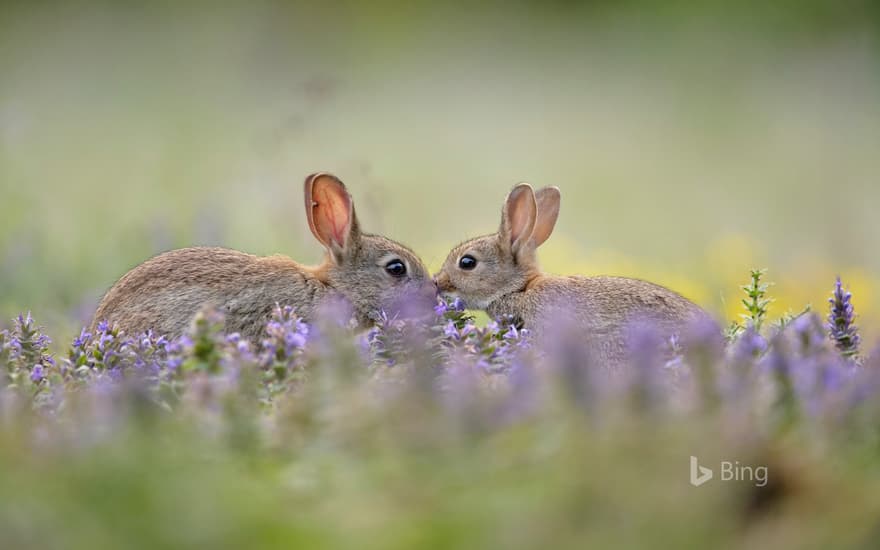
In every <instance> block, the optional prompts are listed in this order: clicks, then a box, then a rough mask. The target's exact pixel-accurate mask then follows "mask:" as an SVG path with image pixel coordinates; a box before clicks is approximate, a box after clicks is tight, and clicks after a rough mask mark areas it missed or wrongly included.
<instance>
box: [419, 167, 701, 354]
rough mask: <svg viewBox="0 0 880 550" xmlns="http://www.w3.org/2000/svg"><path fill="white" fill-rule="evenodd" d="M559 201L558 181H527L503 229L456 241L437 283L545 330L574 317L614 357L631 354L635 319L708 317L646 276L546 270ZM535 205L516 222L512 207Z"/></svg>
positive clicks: (664, 322)
mask: <svg viewBox="0 0 880 550" xmlns="http://www.w3.org/2000/svg"><path fill="white" fill-rule="evenodd" d="M559 202H560V194H559V190H558V189H556V188H544V189H541V190H539V191H538V192H537V194H535V193H534V192H533V191H532V189H531V187H530V186H528V185H527V184H520V185H518V186H516V187H514V190H513V191H511V194H510V195H509V196H508V199H507V201H506V202H505V206H504V209H503V211H502V221H501V227H500V229H499V230H498V232H497V233H495V234H492V235H486V236H483V237H477V238H475V239H471V240H469V241H466V242H464V243H462V244H460V245H458V246H457V247H456V248H454V249H453V250H452V251H451V252H450V253H449V256H448V257H447V258H446V261H445V262H444V264H443V267H442V269H441V270H440V272H439V273H438V274H437V275H436V277H435V282H436V283H437V287H438V289H439V290H440V291H441V292H445V293H447V294H455V295H458V296H459V297H460V298H461V299H462V300H463V301H464V302H465V304H466V305H467V306H468V307H469V308H474V309H483V310H486V311H487V312H488V313H489V315H491V316H493V317H500V316H504V315H510V316H513V317H515V318H516V319H518V320H519V321H520V322H522V323H523V325H524V326H525V327H526V328H529V329H531V330H533V331H535V332H537V333H538V334H539V335H540V334H541V333H542V332H544V331H545V329H547V328H548V327H551V328H552V327H553V326H554V322H556V323H562V322H571V323H574V326H576V327H578V330H582V331H583V332H584V336H585V340H588V341H590V342H593V343H594V345H593V350H592V351H593V352H594V353H595V354H596V355H598V357H597V359H598V360H600V361H602V362H604V363H608V364H620V363H623V362H625V361H626V358H627V357H626V356H627V341H626V340H627V334H626V332H627V328H628V327H629V325H630V324H631V323H633V322H637V321H642V320H649V321H652V322H654V323H656V324H657V326H658V327H659V328H660V329H661V330H663V331H665V332H666V333H668V335H671V334H673V333H676V332H680V331H681V330H682V329H683V328H684V327H685V326H686V325H687V324H689V323H692V322H693V321H695V320H696V319H698V318H701V317H707V316H708V314H707V313H706V312H704V311H703V310H702V309H700V308H699V307H698V306H697V305H695V304H694V303H693V302H691V301H689V300H687V299H686V298H684V297H683V296H681V295H680V294H678V293H676V292H673V291H672V290H669V289H667V288H664V287H662V286H659V285H656V284H653V283H649V282H647V281H642V280H638V279H629V278H625V277H606V276H602V277H577V276H575V277H557V276H551V275H547V274H544V273H543V272H542V271H541V269H540V267H539V266H538V262H537V256H536V249H537V247H538V246H540V244H542V243H543V242H544V241H545V240H546V239H547V238H549V236H550V234H551V233H552V230H553V227H554V225H555V223H556V217H557V216H558V213H559ZM523 203H525V205H523ZM532 204H534V205H535V207H536V208H535V209H534V211H535V212H536V214H535V219H534V220H526V221H522V220H521V219H520V220H519V221H517V220H516V219H512V218H511V217H510V216H509V212H517V213H521V212H524V211H525V212H530V211H533V210H532V208H531V206H532ZM518 215H519V214H518ZM517 226H519V227H517ZM530 227H531V228H532V229H529V228H530ZM518 228H519V229H522V230H524V231H531V233H532V238H531V239H530V240H527V242H522V239H521V237H520V235H519V234H518V232H517V231H516V230H517V229H518ZM464 255H471V256H473V257H474V258H475V259H476V260H477V265H476V268H474V269H473V270H471V271H467V270H464V269H461V268H460V267H459V260H460V259H461V257H462V256H464Z"/></svg>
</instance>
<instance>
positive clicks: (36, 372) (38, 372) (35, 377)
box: [31, 365, 43, 383]
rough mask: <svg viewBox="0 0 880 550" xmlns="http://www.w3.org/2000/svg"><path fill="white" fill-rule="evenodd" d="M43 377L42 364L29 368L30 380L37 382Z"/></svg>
mask: <svg viewBox="0 0 880 550" xmlns="http://www.w3.org/2000/svg"><path fill="white" fill-rule="evenodd" d="M42 379H43V365H34V368H33V369H31V382H34V383H39V382H40V381H41V380H42Z"/></svg>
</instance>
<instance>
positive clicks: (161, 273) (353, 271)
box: [92, 173, 436, 341]
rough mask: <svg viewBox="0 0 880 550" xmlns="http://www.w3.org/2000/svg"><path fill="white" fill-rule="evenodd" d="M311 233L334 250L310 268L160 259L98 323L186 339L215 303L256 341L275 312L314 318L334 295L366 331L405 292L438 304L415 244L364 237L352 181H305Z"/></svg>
mask: <svg viewBox="0 0 880 550" xmlns="http://www.w3.org/2000/svg"><path fill="white" fill-rule="evenodd" d="M304 188H305V209H306V217H307V219H308V223H309V228H310V229H311V231H312V233H313V234H314V236H315V238H317V239H318V241H319V242H320V243H321V244H322V245H323V246H324V247H325V248H326V255H325V258H324V261H323V263H321V264H320V265H318V266H315V267H311V266H304V265H301V264H298V263H296V262H294V261H293V260H291V259H290V258H287V257H285V256H280V255H276V256H268V257H259V256H254V255H251V254H246V253H244V252H238V251H236V250H230V249H225V248H214V247H195V248H183V249H179V250H172V251H170V252H165V253H163V254H160V255H158V256H156V257H154V258H152V259H150V260H147V261H146V262H144V263H142V264H141V265H139V266H137V267H135V268H134V269H132V270H131V271H129V272H128V273H127V274H126V275H125V276H123V277H122V278H121V279H119V281H118V282H117V283H116V284H114V285H113V287H112V288H111V289H110V290H109V291H108V292H107V294H106V295H105V296H104V297H103V299H102V300H101V302H100V304H99V306H98V309H97V311H96V313H95V317H94V321H93V322H92V330H94V329H95V327H96V326H97V324H98V322H100V321H106V322H108V323H109V324H110V325H115V326H117V327H118V328H120V329H122V330H125V331H126V332H129V333H141V332H144V331H146V330H148V329H149V330H152V331H153V332H154V333H156V334H162V335H166V336H168V337H177V336H180V335H181V334H183V333H184V331H185V330H186V329H187V328H188V327H189V325H190V323H191V321H192V319H193V317H194V316H195V314H196V313H197V312H199V311H200V310H201V309H203V308H205V307H215V308H217V309H218V310H220V311H221V312H223V313H224V314H225V318H226V325H225V330H226V332H228V333H233V332H237V333H239V334H240V335H241V336H242V337H244V338H247V339H249V340H251V341H256V340H257V339H258V338H259V337H260V336H261V335H262V333H263V330H264V327H265V325H266V323H267V321H268V319H269V317H270V315H271V312H272V310H273V308H274V306H275V305H276V303H277V304H280V305H282V306H283V305H290V306H293V308H294V309H295V312H296V314H297V315H299V316H300V317H302V318H303V319H304V320H305V321H306V322H308V321H311V320H313V319H314V317H315V314H316V312H317V310H318V308H319V305H320V304H321V303H322V302H323V301H324V300H325V299H326V298H328V297H334V296H335V297H341V298H343V299H344V300H346V301H347V302H348V303H349V304H350V306H351V308H352V310H353V314H354V317H355V318H356V319H357V321H358V323H359V324H360V325H362V326H368V325H370V324H371V323H372V322H375V321H376V320H377V319H378V318H379V315H380V312H381V311H382V310H383V308H385V307H388V306H389V305H391V304H392V302H393V301H394V300H396V299H399V298H400V297H401V296H404V295H413V296H415V297H417V298H419V299H421V298H422V297H423V298H424V299H425V301H426V302H429V303H431V304H433V303H434V301H435V300H436V289H435V287H434V283H433V281H432V280H431V277H430V272H429V271H428V269H427V268H426V267H425V266H424V264H423V263H422V261H421V260H420V259H419V257H418V256H417V255H416V254H415V253H414V252H413V251H411V250H410V249H409V248H407V247H405V246H403V245H402V244H399V243H396V242H394V241H392V240H390V239H387V238H385V237H380V236H378V235H370V234H367V233H362V232H361V230H360V226H359V225H358V221H357V217H356V216H355V210H354V204H353V202H352V199H351V196H350V195H349V194H348V191H347V190H346V188H345V185H344V184H343V183H342V181H340V180H339V179H337V178H336V177H335V176H333V175H331V174H327V173H317V174H312V175H310V176H308V177H307V178H306V180H305V184H304Z"/></svg>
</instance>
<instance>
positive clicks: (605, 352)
mask: <svg viewBox="0 0 880 550" xmlns="http://www.w3.org/2000/svg"><path fill="white" fill-rule="evenodd" d="M488 313H489V314H490V315H492V316H493V317H500V316H504V315H510V316H513V317H514V318H516V319H518V320H520V321H521V322H522V323H523V325H524V326H525V327H526V328H529V329H531V330H532V331H534V332H535V333H536V334H537V335H539V336H543V335H544V334H546V333H547V332H548V331H549V330H553V329H556V328H560V325H561V324H567V325H574V327H575V329H576V330H577V331H578V333H581V334H583V336H584V337H585V338H586V339H587V340H590V341H591V342H593V343H594V344H595V351H596V352H597V353H598V355H600V357H599V359H601V360H603V361H604V362H606V363H611V364H619V363H622V362H625V361H626V359H627V355H628V347H629V345H628V336H629V334H628V333H629V331H630V330H631V328H632V326H633V324H634V323H638V322H646V323H650V324H651V325H652V326H653V327H655V328H656V329H657V330H658V331H660V332H661V333H662V334H663V336H665V337H668V336H671V335H673V334H681V333H682V332H683V331H684V330H686V329H687V328H688V326H690V325H691V324H693V323H695V322H697V321H699V320H708V319H710V317H709V315H708V313H706V312H705V311H704V310H703V309H702V308H700V307H699V306H697V305H696V304H694V303H693V302H691V301H690V300H688V299H687V298H685V297H684V296H682V295H680V294H678V293H677V292H675V291H672V290H670V289H668V288H665V287H663V286H660V285H657V284H654V283H651V282H648V281H643V280H640V279H632V278H627V277H611V276H596V277H581V276H571V277H551V276H540V277H538V278H536V279H535V280H534V281H532V282H531V283H530V284H529V285H528V286H527V288H526V289H525V290H524V291H522V292H518V293H514V294H510V295H507V296H504V297H502V298H501V299H499V300H497V301H496V302H494V303H492V304H491V305H490V307H489V308H488Z"/></svg>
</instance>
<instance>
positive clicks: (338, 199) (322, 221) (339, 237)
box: [313, 185, 351, 246]
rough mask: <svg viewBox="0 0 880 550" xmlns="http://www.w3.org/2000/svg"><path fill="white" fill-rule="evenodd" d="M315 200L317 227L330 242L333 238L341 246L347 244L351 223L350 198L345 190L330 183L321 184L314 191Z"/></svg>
mask: <svg viewBox="0 0 880 550" xmlns="http://www.w3.org/2000/svg"><path fill="white" fill-rule="evenodd" d="M313 197H314V200H315V202H317V203H318V204H317V205H316V206H315V227H316V228H317V230H318V233H319V234H320V235H321V237H322V238H323V239H324V240H325V241H327V242H328V244H329V241H330V240H331V239H332V240H333V241H334V242H336V244H338V245H339V246H344V245H345V239H346V237H347V236H348V228H349V225H350V210H351V207H350V204H349V203H350V200H349V198H348V196H347V194H346V193H345V192H344V191H340V190H335V189H333V188H332V187H331V186H329V185H321V186H320V187H319V188H317V189H315V191H314V193H313Z"/></svg>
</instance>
